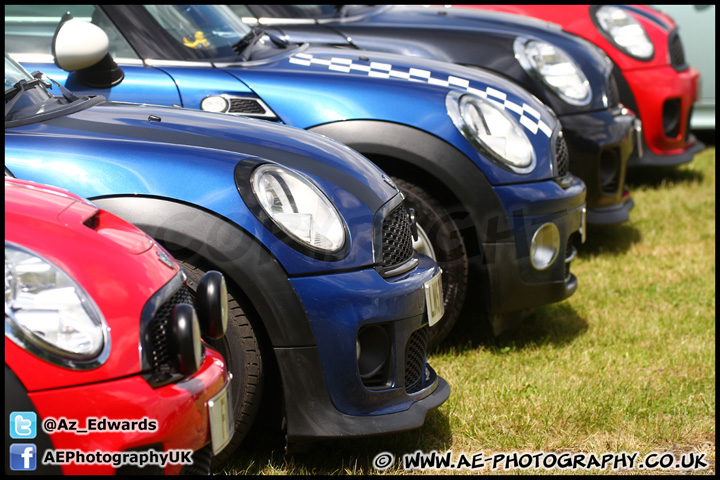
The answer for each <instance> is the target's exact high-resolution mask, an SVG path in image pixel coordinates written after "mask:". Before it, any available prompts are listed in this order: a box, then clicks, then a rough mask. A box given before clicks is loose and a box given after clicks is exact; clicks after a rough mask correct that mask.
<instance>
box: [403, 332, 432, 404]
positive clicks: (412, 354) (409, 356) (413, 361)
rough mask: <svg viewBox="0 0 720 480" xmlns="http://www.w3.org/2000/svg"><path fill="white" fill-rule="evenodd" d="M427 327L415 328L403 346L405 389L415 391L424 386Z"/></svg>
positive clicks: (408, 391)
mask: <svg viewBox="0 0 720 480" xmlns="http://www.w3.org/2000/svg"><path fill="white" fill-rule="evenodd" d="M427 334H428V328H427V327H423V328H421V329H419V330H415V331H414V332H413V333H412V335H410V338H409V339H408V343H407V346H406V348H405V391H406V392H407V393H415V392H418V391H420V390H422V388H423V386H424V382H423V380H424V372H425V358H426V354H427Z"/></svg>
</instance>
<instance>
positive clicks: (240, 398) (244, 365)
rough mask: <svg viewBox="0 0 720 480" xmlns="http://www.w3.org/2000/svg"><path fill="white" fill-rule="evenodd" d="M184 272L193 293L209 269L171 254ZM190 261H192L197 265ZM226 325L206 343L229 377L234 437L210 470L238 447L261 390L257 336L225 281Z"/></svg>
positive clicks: (247, 429)
mask: <svg viewBox="0 0 720 480" xmlns="http://www.w3.org/2000/svg"><path fill="white" fill-rule="evenodd" d="M173 255H174V256H175V258H176V260H177V261H178V263H179V264H180V265H181V266H182V267H183V270H185V273H187V276H188V278H187V285H188V287H189V288H190V290H191V291H193V292H195V291H196V290H197V285H198V283H199V282H200V279H201V278H202V276H203V275H204V274H205V273H206V272H207V271H209V270H212V268H209V266H207V265H193V264H192V263H190V262H189V261H188V259H183V258H179V255H178V254H175V253H174V254H173ZM196 258H197V257H194V258H193V260H192V261H193V262H196V263H200V262H197V261H196V260H195V259H196ZM228 304H229V305H228V323H227V332H226V333H225V336H224V337H223V338H221V339H219V340H211V341H209V342H208V344H209V345H210V346H211V347H212V348H214V349H215V350H217V351H218V352H219V353H220V354H221V355H222V356H223V358H224V359H225V362H226V363H227V368H228V371H229V372H230V373H231V374H232V380H231V385H230V388H231V389H232V393H231V394H232V401H233V411H234V413H235V434H234V435H233V437H232V438H231V439H230V443H228V445H227V446H226V447H225V449H224V450H223V451H221V452H220V453H218V454H217V455H216V456H214V457H213V460H212V470H213V471H215V470H217V469H219V468H220V467H221V466H222V465H223V464H224V463H225V462H226V461H227V460H228V458H229V457H230V456H231V455H232V454H233V452H234V451H235V450H236V449H237V448H238V447H239V446H240V444H242V442H243V440H244V439H245V437H246V436H247V434H248V432H249V430H250V428H251V427H252V425H253V423H254V421H255V418H256V417H257V413H258V410H259V408H260V400H261V397H262V391H263V378H264V375H263V359H262V355H261V352H260V346H259V343H258V339H257V336H256V334H255V331H254V330H253V327H252V325H251V324H250V321H249V320H248V318H247V315H246V311H245V309H243V307H242V305H241V302H240V301H239V299H238V296H237V295H233V292H232V288H231V285H230V284H229V282H228Z"/></svg>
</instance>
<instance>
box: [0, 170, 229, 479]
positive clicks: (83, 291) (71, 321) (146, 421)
mask: <svg viewBox="0 0 720 480" xmlns="http://www.w3.org/2000/svg"><path fill="white" fill-rule="evenodd" d="M224 282H225V280H224V278H223V276H222V275H221V274H219V273H218V272H208V274H206V276H205V277H203V282H202V287H201V288H200V290H198V294H197V296H196V297H195V300H194V303H195V305H194V306H193V305H192V303H193V299H192V297H190V296H189V294H188V291H187V287H186V286H185V273H184V272H183V271H182V270H181V268H180V267H179V266H178V264H177V263H176V262H175V260H174V259H172V258H171V257H170V256H169V255H168V254H167V252H166V251H165V250H163V249H162V248H161V247H160V246H158V244H157V243H155V242H154V241H153V240H152V238H150V237H149V236H147V235H146V234H145V233H143V232H141V231H140V230H139V229H137V228H135V227H134V226H132V225H130V224H128V223H127V222H125V221H124V220H121V219H120V218H119V217H116V216H114V215H112V214H110V213H108V212H106V211H104V210H100V209H98V208H97V207H96V206H95V205H93V204H92V203H90V202H88V201H86V200H84V199H82V198H80V197H77V196H75V195H73V194H70V193H68V192H66V191H64V190H60V189H57V188H54V187H49V186H46V185H40V184H37V183H32V182H26V181H21V180H16V179H12V178H7V177H6V178H5V414H6V416H5V419H6V422H8V426H9V428H8V430H9V431H8V435H7V436H6V450H5V452H6V453H9V455H8V456H6V463H5V473H6V474H7V473H23V472H28V471H29V472H31V473H50V474H59V473H63V474H114V473H118V474H121V473H143V474H147V473H166V474H177V473H181V472H182V473H205V474H207V473H209V471H210V461H211V459H212V456H213V454H214V453H217V452H219V451H220V450H221V449H222V448H223V447H224V446H225V445H226V444H227V442H228V440H229V438H230V435H231V434H232V428H233V427H232V425H233V423H234V422H233V421H232V419H231V418H230V417H231V415H230V412H231V410H230V409H229V408H228V405H227V404H228V402H227V391H228V385H229V378H228V373H227V370H226V367H225V363H224V361H223V359H222V357H221V356H220V354H218V353H217V352H215V351H213V350H212V349H210V348H208V347H207V346H205V345H204V344H203V342H202V339H201V336H204V337H212V338H221V337H222V336H223V335H224V333H225V326H226V325H227V323H226V322H227V312H226V311H225V307H224V305H226V300H225V298H223V296H225V295H227V291H226V290H225V283H224ZM8 437H9V438H8Z"/></svg>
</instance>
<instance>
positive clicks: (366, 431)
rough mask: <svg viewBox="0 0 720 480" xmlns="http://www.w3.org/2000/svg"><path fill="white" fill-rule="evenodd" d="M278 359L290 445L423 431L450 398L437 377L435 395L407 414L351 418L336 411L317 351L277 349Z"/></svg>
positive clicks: (446, 387) (414, 405)
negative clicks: (429, 416)
mask: <svg viewBox="0 0 720 480" xmlns="http://www.w3.org/2000/svg"><path fill="white" fill-rule="evenodd" d="M275 355H276V356H277V359H278V365H279V366H280V375H281V376H282V378H283V388H284V395H285V410H286V419H287V439H288V443H293V442H303V441H308V440H320V439H327V438H338V437H363V436H369V435H377V434H383V433H391V432H401V431H406V430H413V429H416V428H419V427H421V426H422V425H423V423H424V422H425V416H426V415H427V413H428V412H429V411H430V410H433V409H435V408H437V407H438V406H440V405H441V404H442V403H443V402H445V400H447V398H448V397H449V395H450V386H449V385H448V383H447V382H446V381H445V380H443V379H442V378H441V377H439V376H436V377H435V378H436V380H435V383H436V387H435V388H434V389H433V388H431V389H429V391H430V392H431V393H430V394H429V395H427V396H425V397H424V398H422V399H419V400H417V401H415V402H413V403H412V405H411V406H410V407H409V408H408V409H407V410H404V411H401V412H396V413H388V414H383V415H347V414H344V413H342V412H340V411H339V410H338V409H337V408H335V406H334V405H333V403H332V401H331V399H330V396H329V395H328V392H327V388H326V387H325V380H324V379H323V376H322V366H321V363H320V356H319V355H318V351H317V348H316V347H297V348H276V349H275ZM428 368H429V367H428Z"/></svg>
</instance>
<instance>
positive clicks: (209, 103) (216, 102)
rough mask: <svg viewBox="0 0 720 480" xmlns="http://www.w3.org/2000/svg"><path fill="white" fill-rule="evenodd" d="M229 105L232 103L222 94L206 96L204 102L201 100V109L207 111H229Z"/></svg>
mask: <svg viewBox="0 0 720 480" xmlns="http://www.w3.org/2000/svg"><path fill="white" fill-rule="evenodd" d="M229 107H230V104H229V103H228V101H227V99H226V98H225V97H221V96H220V95H211V96H209V97H205V98H203V100H202V102H200V109H202V110H205V111H206V112H217V113H225V112H227V111H228V108H229Z"/></svg>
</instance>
